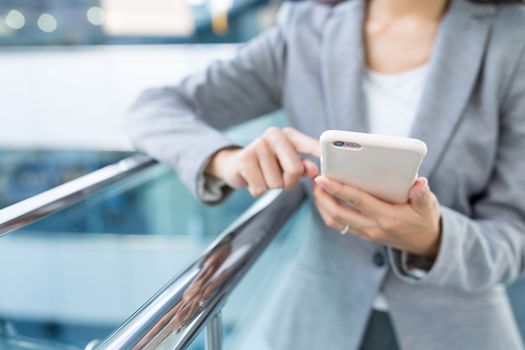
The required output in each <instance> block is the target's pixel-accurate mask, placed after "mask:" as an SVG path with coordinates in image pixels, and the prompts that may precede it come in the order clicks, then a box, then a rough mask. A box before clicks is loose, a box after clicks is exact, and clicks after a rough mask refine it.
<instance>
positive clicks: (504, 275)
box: [130, 0, 525, 350]
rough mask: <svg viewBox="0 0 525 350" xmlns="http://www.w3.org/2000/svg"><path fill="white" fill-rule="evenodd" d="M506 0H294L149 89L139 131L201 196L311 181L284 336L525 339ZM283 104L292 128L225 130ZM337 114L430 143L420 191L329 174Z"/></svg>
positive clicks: (496, 342)
mask: <svg viewBox="0 0 525 350" xmlns="http://www.w3.org/2000/svg"><path fill="white" fill-rule="evenodd" d="M508 2H509V1H492V2H489V1H484V2H483V3H480V2H475V1H469V0H451V1H446V0H432V1H430V0H428V1H420V0H369V1H368V2H367V1H365V0H348V1H346V2H341V3H338V4H323V3H316V2H300V3H293V4H286V5H283V7H282V9H281V11H280V14H279V16H278V21H277V24H276V26H275V27H274V28H272V29H270V30H269V31H267V32H265V33H263V34H262V35H260V36H259V37H258V38H256V39H254V40H253V41H251V42H250V43H249V44H248V45H246V46H245V47H244V48H243V49H242V50H241V51H239V53H238V54H237V55H236V57H235V58H233V59H231V60H229V61H223V62H216V63H214V64H212V65H210V66H209V67H208V68H207V70H206V71H205V72H203V73H201V74H197V75H193V76H190V77H188V78H186V79H185V80H183V81H182V82H180V83H179V84H177V85H176V86H172V87H165V88H162V89H153V90H150V91H147V92H145V93H144V94H143V95H142V96H141V97H140V98H139V100H138V101H137V102H136V104H135V105H134V107H133V109H132V110H131V113H130V116H131V119H130V124H131V133H132V136H133V138H134V141H135V143H136V144H137V145H138V147H139V148H141V149H143V150H145V151H146V152H148V153H150V154H151V155H153V156H154V157H156V158H158V159H160V160H162V161H165V162H166V163H168V164H170V165H171V166H172V167H173V168H174V169H176V170H177V172H178V174H179V176H180V177H181V179H182V180H183V181H184V182H185V183H186V184H187V185H188V186H189V187H190V188H191V189H192V191H193V192H194V193H195V194H196V195H197V196H198V197H199V198H200V199H202V200H203V201H206V202H209V203H214V202H219V201H221V200H222V199H223V198H224V197H225V196H226V195H227V193H228V192H229V191H230V190H231V188H241V187H247V188H248V189H249V190H250V192H251V193H252V194H253V195H255V196H257V195H260V194H261V193H263V192H264V191H266V190H267V189H269V188H280V187H283V188H285V189H290V188H293V187H294V186H296V185H297V183H298V181H299V180H300V178H301V177H311V178H313V179H314V181H312V180H310V181H308V186H307V187H308V189H309V193H310V194H311V197H312V202H313V203H314V207H313V215H312V225H311V226H310V227H312V229H311V231H309V232H305V233H304V235H305V243H304V244H303V248H302V250H301V252H300V254H299V257H298V261H297V262H296V264H295V266H294V270H293V273H292V275H291V276H292V277H291V279H290V280H289V281H288V283H289V287H288V288H287V289H286V293H285V295H283V297H282V306H281V307H280V308H279V309H278V310H279V314H278V315H276V318H275V322H273V325H274V326H273V329H272V333H271V336H270V337H269V340H270V345H271V348H272V349H302V350H305V349H341V350H342V349H345V350H348V349H377V348H380V349H398V348H399V349H405V350H407V349H408V350H411V349H418V350H419V349H426V350H434V349H436V350H438V349H439V350H441V349H473V350H474V349H476V350H483V349H486V350H495V349H502V350H509V349H523V344H522V342H521V340H520V335H519V332H518V330H517V327H516V324H515V320H514V318H513V315H512V312H511V309H510V307H509V303H508V300H507V297H506V294H505V290H504V287H503V285H504V284H506V283H510V282H512V281H514V280H515V279H516V278H517V277H518V276H519V275H520V274H522V273H523V271H524V270H525V176H523V175H522V174H523V173H524V172H525V156H524V155H523V151H524V150H525V56H524V55H525V40H523V35H524V34H525V10H524V8H523V7H522V6H519V5H509V4H507V3H508ZM281 107H283V108H284V110H285V112H286V114H287V117H288V120H289V123H290V125H291V126H292V127H293V129H291V128H289V129H285V130H279V129H276V128H271V129H269V130H268V131H266V132H265V133H264V134H263V135H262V136H261V137H260V138H258V139H257V140H255V141H254V142H253V143H252V144H250V145H249V146H247V147H245V148H238V147H236V146H235V144H234V143H233V142H232V141H230V140H229V139H228V138H226V137H225V136H224V135H223V134H222V133H221V132H219V131H217V128H224V127H227V126H231V125H235V124H237V123H240V122H243V121H246V120H248V119H250V118H254V117H257V116H259V115H262V114H265V113H268V112H271V111H273V110H276V109H279V108H281ZM326 129H341V130H352V131H361V132H374V133H382V134H393V135H398V136H412V137H416V138H419V139H422V140H423V141H425V142H426V143H427V145H428V147H429V154H428V156H427V158H426V159H425V161H424V164H423V167H422V169H421V171H420V173H421V175H422V176H424V178H420V179H418V181H417V182H416V183H415V184H414V186H413V188H412V190H411V193H410V200H409V202H408V203H407V204H405V205H391V204H389V203H385V202H382V201H380V200H378V199H376V198H374V197H372V196H370V195H368V194H367V193H364V192H362V191H360V190H359V189H356V188H352V187H350V186H347V185H345V184H342V183H337V182H335V181H332V180H330V179H327V178H324V177H321V176H317V168H316V166H315V164H314V163H312V162H311V161H310V160H302V159H301V157H300V154H301V153H306V154H310V155H314V156H316V155H318V152H319V150H318V144H317V141H316V139H317V137H318V136H319V135H320V134H321V132H322V131H324V130H326ZM427 178H428V181H427V180H426V179H427ZM345 203H350V204H351V207H352V208H351V207H350V206H348V205H345ZM338 231H341V232H342V233H348V234H345V235H340V234H338ZM336 233H337V234H336Z"/></svg>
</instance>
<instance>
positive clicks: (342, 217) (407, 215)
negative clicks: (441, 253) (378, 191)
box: [314, 176, 441, 259]
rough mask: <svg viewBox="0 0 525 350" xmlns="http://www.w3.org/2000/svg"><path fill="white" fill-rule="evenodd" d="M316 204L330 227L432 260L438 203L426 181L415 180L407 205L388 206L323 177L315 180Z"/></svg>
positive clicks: (435, 250) (438, 232)
mask: <svg viewBox="0 0 525 350" xmlns="http://www.w3.org/2000/svg"><path fill="white" fill-rule="evenodd" d="M314 197H315V204H316V206H317V209H318V210H319V213H320V214H321V217H322V218H323V220H324V222H325V223H326V224H327V225H328V226H329V227H331V228H334V229H336V230H338V231H341V232H344V231H345V227H346V225H348V233H349V234H353V235H355V236H357V237H360V238H363V239H367V240H370V241H375V242H378V243H381V244H385V245H389V246H392V247H394V248H397V249H400V250H403V251H406V252H408V253H411V254H415V255H420V256H425V257H428V258H431V259H433V258H435V257H436V256H437V253H438V250H439V241H440V236H441V228H440V216H441V213H440V209H439V202H438V200H437V198H436V196H435V195H434V193H432V192H431V191H430V188H429V186H428V181H427V179H426V178H418V179H417V180H416V182H415V183H414V185H413V186H412V188H411V189H410V194H409V200H408V203H406V204H390V203H388V202H384V201H382V200H380V199H377V198H376V197H373V196H372V195H370V194H368V193H366V192H364V191H361V190H359V189H357V188H355V187H352V186H349V185H345V184H343V183H341V182H338V181H335V180H332V179H329V178H327V177H324V176H318V177H316V178H315V183H314Z"/></svg>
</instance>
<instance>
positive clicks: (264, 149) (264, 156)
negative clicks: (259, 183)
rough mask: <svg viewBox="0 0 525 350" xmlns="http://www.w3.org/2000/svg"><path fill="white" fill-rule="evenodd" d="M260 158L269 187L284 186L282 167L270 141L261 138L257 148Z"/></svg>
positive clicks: (260, 164)
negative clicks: (269, 143) (269, 144)
mask: <svg viewBox="0 0 525 350" xmlns="http://www.w3.org/2000/svg"><path fill="white" fill-rule="evenodd" d="M255 149H256V152H257V156H258V158H259V167H260V168H261V170H262V173H263V176H264V180H265V181H266V185H267V187H269V188H281V187H283V179H282V169H281V167H280V166H279V162H278V161H277V156H276V155H275V153H273V151H272V149H271V148H270V146H268V143H267V142H266V141H265V140H264V139H261V141H259V142H258V144H257V147H256V148H255Z"/></svg>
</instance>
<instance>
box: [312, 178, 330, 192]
mask: <svg viewBox="0 0 525 350" xmlns="http://www.w3.org/2000/svg"><path fill="white" fill-rule="evenodd" d="M314 181H315V183H316V184H318V185H319V186H320V187H321V188H322V189H325V190H328V189H329V188H330V183H329V182H328V181H326V179H324V178H322V177H321V176H318V177H316V178H315V180H314Z"/></svg>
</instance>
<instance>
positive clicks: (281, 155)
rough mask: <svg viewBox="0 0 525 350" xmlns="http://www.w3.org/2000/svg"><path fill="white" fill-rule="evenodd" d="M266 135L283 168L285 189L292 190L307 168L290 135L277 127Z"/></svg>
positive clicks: (269, 130)
mask: <svg viewBox="0 0 525 350" xmlns="http://www.w3.org/2000/svg"><path fill="white" fill-rule="evenodd" d="M265 137H266V138H267V140H268V144H269V146H270V147H271V148H272V150H273V152H274V153H275V154H276V155H277V159H278V161H279V164H280V166H281V169H282V170H283V182H284V184H283V185H284V186H283V187H284V189H285V190H291V189H292V188H294V187H295V185H297V183H298V182H299V179H300V178H301V176H303V174H304V172H305V169H304V166H303V162H302V161H301V158H300V157H299V154H298V153H297V151H296V149H295V148H294V146H293V145H292V143H291V142H290V140H289V139H288V137H287V136H286V135H285V134H284V133H283V132H282V131H281V130H279V129H277V128H270V129H268V130H267V131H266V133H265Z"/></svg>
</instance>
